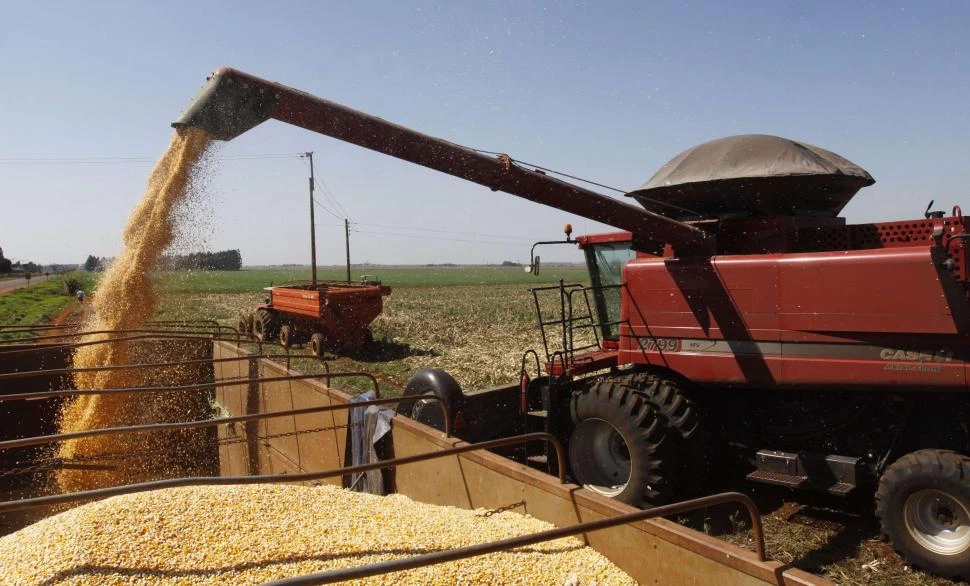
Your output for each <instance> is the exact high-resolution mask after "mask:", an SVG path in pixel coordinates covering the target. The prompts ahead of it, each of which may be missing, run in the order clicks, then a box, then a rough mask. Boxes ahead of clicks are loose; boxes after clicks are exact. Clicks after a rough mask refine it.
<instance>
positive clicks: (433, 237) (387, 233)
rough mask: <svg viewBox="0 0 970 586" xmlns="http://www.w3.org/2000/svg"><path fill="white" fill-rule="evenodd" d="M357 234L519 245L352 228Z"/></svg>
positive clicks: (508, 244) (507, 244)
mask: <svg viewBox="0 0 970 586" xmlns="http://www.w3.org/2000/svg"><path fill="white" fill-rule="evenodd" d="M352 232H356V233H358V234H375V235H377V236H393V237H400V238H417V239H419V240H447V241H449V242H471V243H472V244H491V245H495V246H519V244H517V243H515V242H496V241H494V240H471V239H467V238H448V237H446V236H421V235H418V234H397V233H395V232H372V231H370V230H352Z"/></svg>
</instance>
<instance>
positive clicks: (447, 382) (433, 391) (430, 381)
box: [397, 368, 465, 431]
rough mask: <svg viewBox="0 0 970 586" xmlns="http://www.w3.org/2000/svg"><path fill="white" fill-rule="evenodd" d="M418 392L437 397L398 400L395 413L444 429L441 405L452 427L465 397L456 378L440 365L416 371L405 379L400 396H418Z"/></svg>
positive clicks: (419, 394) (420, 394)
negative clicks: (436, 398) (402, 394)
mask: <svg viewBox="0 0 970 586" xmlns="http://www.w3.org/2000/svg"><path fill="white" fill-rule="evenodd" d="M422 395H435V396H437V397H438V398H439V399H441V400H440V401H436V400H428V399H417V400H411V401H401V402H400V403H398V407H397V412H398V413H400V414H401V415H404V416H406V417H410V418H411V419H414V420H415V421H420V422H421V423H423V424H425V425H427V426H430V427H434V428H435V429H439V430H441V431H444V429H445V421H444V411H442V408H441V405H442V404H444V408H445V411H447V412H448V417H449V419H450V420H451V426H452V429H454V427H455V424H456V423H457V419H458V414H459V413H460V412H461V408H462V405H463V404H464V399H465V395H464V394H463V393H462V392H461V385H459V384H458V381H456V380H455V379H454V377H452V376H451V375H450V374H448V373H447V372H445V371H444V370H441V369H440V368H425V369H422V370H419V371H417V372H415V373H414V374H413V375H412V376H411V378H409V379H408V383H407V385H406V386H405V387H404V396H405V397H420V396H422Z"/></svg>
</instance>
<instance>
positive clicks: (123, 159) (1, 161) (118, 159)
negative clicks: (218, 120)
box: [0, 153, 298, 165]
mask: <svg viewBox="0 0 970 586" xmlns="http://www.w3.org/2000/svg"><path fill="white" fill-rule="evenodd" d="M297 155H298V154H297V153H265V154H252V155H227V156H224V157H213V159H212V160H214V161H254V160H269V159H291V158H295V157H296V156H297ZM156 161H158V158H157V157H136V156H130V157H129V156H113V157H0V165H111V164H114V165H117V164H128V163H154V162H156Z"/></svg>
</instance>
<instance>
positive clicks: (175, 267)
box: [84, 249, 242, 272]
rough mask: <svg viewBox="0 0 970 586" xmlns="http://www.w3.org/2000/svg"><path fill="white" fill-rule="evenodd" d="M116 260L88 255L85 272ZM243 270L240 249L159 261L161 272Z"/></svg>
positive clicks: (182, 255) (186, 255) (106, 266)
mask: <svg viewBox="0 0 970 586" xmlns="http://www.w3.org/2000/svg"><path fill="white" fill-rule="evenodd" d="M113 260H114V258H107V257H103V256H102V257H97V256H94V255H93V254H90V255H88V258H87V260H86V261H84V270H86V271H89V272H95V271H103V270H105V269H106V268H108V265H110V264H111V262H112V261H113ZM241 268H242V253H240V252H239V249H233V250H220V251H217V252H190V253H188V254H165V255H162V258H161V259H159V261H158V266H157V267H156V269H157V270H160V271H184V270H194V271H238V270H239V269H241Z"/></svg>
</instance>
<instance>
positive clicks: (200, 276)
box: [157, 265, 587, 293]
mask: <svg viewBox="0 0 970 586" xmlns="http://www.w3.org/2000/svg"><path fill="white" fill-rule="evenodd" d="M362 275H370V276H372V277H374V278H377V279H380V280H381V281H383V283H384V284H385V285H390V286H391V287H395V288H396V287H401V288H407V287H452V286H458V285H479V286H482V285H513V284H521V285H524V286H526V287H528V286H534V285H548V284H551V283H557V282H559V279H564V280H565V281H567V282H583V281H586V279H587V272H586V268H585V267H582V266H578V265H577V266H564V267H559V266H550V267H548V268H544V269H543V270H542V271H541V272H540V274H539V275H538V276H536V275H532V274H530V273H526V272H525V270H524V269H523V268H521V267H499V266H462V267H451V266H448V267H425V266H388V267H382V266H365V267H352V270H351V279H352V280H354V281H357V280H359V279H360V277H361V276H362ZM346 278H347V271H346V269H345V268H344V267H320V268H318V269H317V279H319V280H335V281H343V280H346ZM157 279H158V281H159V283H160V288H161V291H163V292H165V293H245V292H251V291H260V290H262V288H263V287H268V286H270V285H280V284H283V283H286V282H291V281H309V280H310V268H309V267H294V268H276V267H266V268H263V267H252V268H244V269H242V270H239V271H180V272H171V273H159V274H158V275H157Z"/></svg>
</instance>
